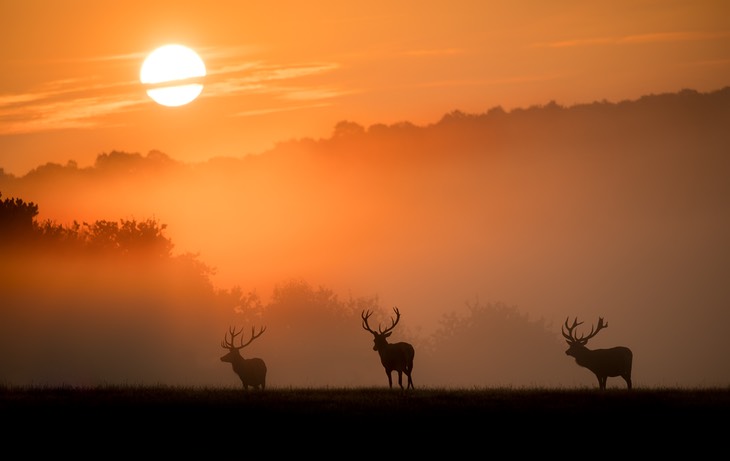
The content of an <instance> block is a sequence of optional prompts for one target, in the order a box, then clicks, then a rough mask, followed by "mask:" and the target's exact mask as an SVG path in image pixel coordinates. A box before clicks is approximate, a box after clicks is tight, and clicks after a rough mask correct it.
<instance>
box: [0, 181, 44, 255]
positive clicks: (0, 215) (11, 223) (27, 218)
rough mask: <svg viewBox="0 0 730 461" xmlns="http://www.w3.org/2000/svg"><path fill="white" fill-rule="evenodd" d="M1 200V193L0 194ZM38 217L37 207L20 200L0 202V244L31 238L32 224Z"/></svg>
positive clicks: (8, 199)
mask: <svg viewBox="0 0 730 461" xmlns="http://www.w3.org/2000/svg"><path fill="white" fill-rule="evenodd" d="M0 198H2V193H0ZM37 215H38V205H36V204H35V203H33V202H25V201H23V199H20V198H14V199H13V198H6V199H2V200H0V242H2V243H10V242H9V240H11V239H12V240H17V239H27V238H30V237H32V234H33V230H34V229H33V223H34V219H35V217H36V216H37Z"/></svg>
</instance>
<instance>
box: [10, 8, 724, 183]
mask: <svg viewBox="0 0 730 461" xmlns="http://www.w3.org/2000/svg"><path fill="white" fill-rule="evenodd" d="M728 18H730V3H728V2H727V1H725V0H686V1H664V0H661V1H655V0H651V1H647V0H630V1H627V0H619V1H605V2H584V1H578V0H559V1H552V2H544V1H542V0H540V1H537V0H516V1H511V2H504V1H491V0H479V1H449V2H446V1H423V0H421V1H417V2H416V1H400V2H392V1H381V0H371V1H369V2H358V3H353V2H341V1H320V2H298V1H277V0H273V1H267V2H240V1H215V0H210V1H205V2H201V1H197V0H196V1H184V0H183V1H181V0H177V1H169V2H165V1H162V2H160V1H158V2H149V1H144V2H143V1H136V0H130V1H125V2H118V3H108V2H98V1H81V0H78V1H77V0H70V1H64V2H48V1H41V0H23V1H20V0H9V1H4V2H2V4H0V37H2V43H3V46H2V49H0V65H1V66H2V69H3V73H2V77H0V168H2V169H4V170H5V172H6V173H12V174H16V175H23V174H25V173H26V172H28V171H29V170H30V169H32V168H35V167H36V166H38V165H41V164H45V163H46V162H56V163H61V164H65V163H66V162H67V161H69V160H74V161H76V162H78V164H79V166H87V165H90V164H92V163H93V161H94V159H95V158H96V156H97V155H98V154H100V153H104V152H109V151H112V150H122V151H127V152H140V153H146V152H148V151H150V150H153V149H158V150H161V151H163V152H165V153H167V154H168V155H170V156H171V157H173V158H175V159H177V160H181V161H199V160H205V159H207V158H210V157H216V156H241V155H245V154H247V153H258V152H261V151H263V150H265V149H267V148H269V147H272V146H273V145H274V144H275V143H276V142H279V141H286V140H289V139H292V138H302V137H312V138H315V139H318V138H321V137H328V136H329V135H330V134H331V133H332V130H333V128H334V126H335V124H336V123H337V122H339V121H342V120H350V121H354V122H356V123H359V124H361V125H363V126H369V125H371V124H375V123H385V124H392V123H397V122H400V121H410V122H413V123H416V124H428V123H434V122H436V121H438V120H439V119H440V118H441V117H442V116H443V115H444V114H445V113H447V112H450V111H452V110H461V111H464V112H469V113H478V112H484V111H486V110H488V109H489V108H492V107H495V106H502V107H504V108H505V109H508V110H509V109H511V108H515V107H527V106H530V105H541V104H546V103H547V102H549V101H551V100H555V101H557V102H558V103H559V104H563V105H571V104H574V103H581V102H591V101H595V100H603V99H606V100H609V101H619V100H624V99H634V98H637V97H639V96H641V95H644V94H649V93H661V92H667V91H678V90H680V89H682V88H692V89H696V90H699V91H711V90H715V89H718V88H721V87H724V86H726V85H727V84H728V78H729V77H730V20H729V19H728ZM167 43H180V44H184V45H187V46H190V47H192V48H193V49H195V50H196V51H197V52H198V53H199V54H200V55H201V57H202V58H203V59H204V61H205V62H206V65H207V68H208V77H207V78H206V81H205V83H206V86H205V89H204V90H203V93H202V95H201V97H200V98H198V99H197V100H196V101H194V102H193V103H192V104H189V105H187V106H184V107H178V108H167V107H162V106H159V105H157V104H155V103H154V102H152V101H151V100H150V99H149V98H148V97H147V96H146V95H145V93H144V88H143V87H142V86H141V84H140V83H139V81H138V78H139V69H140V66H141V64H142V61H143V59H144V57H145V56H146V55H147V54H148V53H149V52H151V51H152V50H153V49H155V48H156V47H158V46H160V45H163V44H167Z"/></svg>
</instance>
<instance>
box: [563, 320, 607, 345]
mask: <svg viewBox="0 0 730 461" xmlns="http://www.w3.org/2000/svg"><path fill="white" fill-rule="evenodd" d="M568 318H569V317H566V319H565V324H564V326H563V329H562V331H563V337H564V338H565V339H567V340H568V342H570V343H580V344H583V345H585V344H586V343H587V342H588V340H589V339H591V338H592V337H594V336H596V335H597V334H598V332H599V331H601V330H602V329H604V328H607V327H608V323H607V322H606V323H604V322H603V317H598V327H597V328H596V329H595V330H594V328H593V325H591V332H590V333H588V336H584V335H581V336H580V338H578V337H576V336H575V334H574V333H573V330H574V329H575V327H577V326H578V325H581V324H583V322H578V317H576V318H575V320H573V325H571V326H568ZM565 329H567V330H568V334H565Z"/></svg>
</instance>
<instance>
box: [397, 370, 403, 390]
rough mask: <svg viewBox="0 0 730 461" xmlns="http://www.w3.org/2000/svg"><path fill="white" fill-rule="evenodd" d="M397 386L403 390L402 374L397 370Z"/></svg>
mask: <svg viewBox="0 0 730 461" xmlns="http://www.w3.org/2000/svg"><path fill="white" fill-rule="evenodd" d="M398 385H399V386H400V388H401V389H403V372H402V371H400V370H398Z"/></svg>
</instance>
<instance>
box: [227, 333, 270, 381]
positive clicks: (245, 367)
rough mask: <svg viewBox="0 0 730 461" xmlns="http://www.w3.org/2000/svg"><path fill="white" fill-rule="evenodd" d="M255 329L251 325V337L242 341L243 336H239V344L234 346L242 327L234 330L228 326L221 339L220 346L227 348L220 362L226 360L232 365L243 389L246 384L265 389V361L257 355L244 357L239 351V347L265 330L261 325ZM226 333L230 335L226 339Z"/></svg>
mask: <svg viewBox="0 0 730 461" xmlns="http://www.w3.org/2000/svg"><path fill="white" fill-rule="evenodd" d="M255 331H256V330H255V328H254V327H251V339H249V340H248V341H246V343H244V342H243V336H241V338H240V345H238V346H236V345H235V344H234V341H235V339H236V336H238V335H240V334H241V333H242V332H243V328H241V330H239V331H238V332H236V329H235V327H230V328H229V329H228V333H226V335H225V337H224V340H223V341H221V347H222V348H223V349H228V353H227V354H226V355H224V356H223V357H221V362H228V363H230V364H231V365H232V366H233V371H234V372H235V373H236V374H237V375H238V377H239V378H241V384H242V385H243V389H244V390H248V386H252V387H253V389H260V390H264V389H266V363H264V361H263V360H262V359H260V358H258V357H256V358H251V359H244V358H243V357H242V356H241V353H240V350H241V349H243V348H244V347H246V346H248V345H249V344H251V343H252V342H253V340H255V339H256V338H258V337H259V336H261V335H262V334H263V333H264V331H266V327H261V329H260V330H259V332H258V333H255ZM228 335H230V336H231V339H230V340H228Z"/></svg>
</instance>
